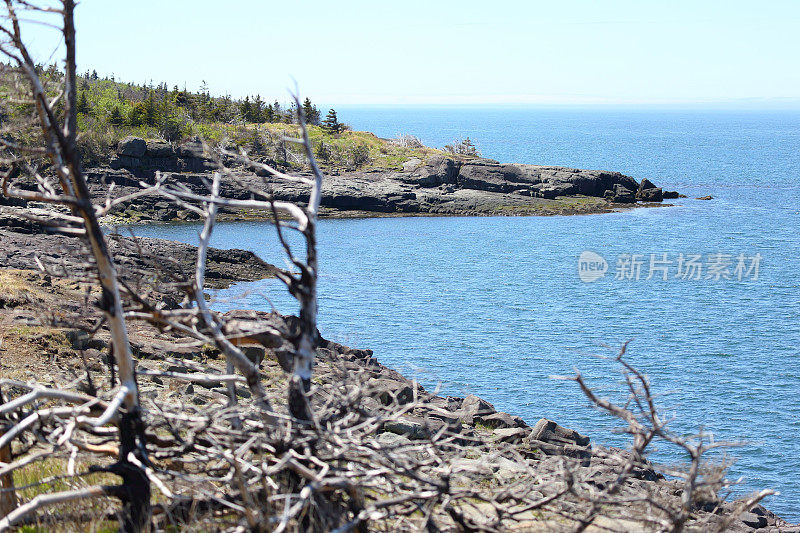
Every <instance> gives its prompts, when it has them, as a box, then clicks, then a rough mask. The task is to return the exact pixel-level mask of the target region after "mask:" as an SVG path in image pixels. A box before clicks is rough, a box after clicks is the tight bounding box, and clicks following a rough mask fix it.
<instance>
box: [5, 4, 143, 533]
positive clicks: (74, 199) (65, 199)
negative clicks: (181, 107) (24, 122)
mask: <svg viewBox="0 0 800 533" xmlns="http://www.w3.org/2000/svg"><path fill="white" fill-rule="evenodd" d="M5 4H6V13H7V18H6V19H5V23H3V24H2V25H0V33H2V34H3V35H4V37H5V40H4V41H3V42H2V43H0V51H1V52H2V53H3V54H4V55H5V56H6V57H7V58H8V60H10V61H11V62H12V64H14V65H15V67H16V73H17V74H18V75H20V76H21V78H23V79H24V81H25V82H26V83H27V84H28V89H29V92H28V96H29V98H30V101H29V103H30V104H32V105H33V107H34V109H35V112H34V120H35V121H36V122H37V123H38V126H39V129H40V134H41V138H42V139H43V141H44V142H43V145H39V146H25V145H23V144H18V143H14V142H10V141H5V140H2V139H0V144H2V145H3V146H5V148H6V149H7V151H8V152H9V153H10V154H12V155H11V156H10V158H9V160H7V161H6V162H5V166H7V170H6V171H5V173H4V176H3V178H2V189H3V194H4V195H5V196H7V197H15V198H19V199H22V200H25V201H38V202H46V203H49V204H54V205H61V206H66V207H68V208H69V210H70V211H71V213H72V214H71V215H70V216H69V217H62V218H64V219H65V220H68V221H71V222H77V223H79V224H80V228H78V229H76V230H74V232H75V233H78V234H80V235H81V236H82V237H83V238H84V240H85V241H86V244H87V246H88V248H89V250H90V251H91V256H92V260H93V262H94V269H95V273H96V275H97V282H98V284H99V286H100V289H101V298H100V301H99V302H97V305H98V307H99V308H100V310H101V311H102V312H103V315H104V319H105V322H106V324H107V326H108V328H109V330H110V331H111V338H112V344H111V350H112V352H113V355H114V360H115V362H116V365H117V368H118V370H119V376H120V386H119V390H118V391H117V393H116V395H115V397H114V400H113V401H112V402H111V403H109V405H108V406H107V408H106V409H105V411H104V412H103V413H102V414H101V415H100V416H98V417H96V418H85V419H83V420H81V423H82V424H89V425H92V426H94V427H102V426H104V425H106V424H108V423H109V422H112V421H113V422H116V424H117V427H118V430H119V439H120V452H119V457H118V462H117V463H116V464H115V465H113V466H112V467H104V468H107V470H108V471H110V472H114V473H116V474H118V475H119V476H120V477H122V478H123V484H122V485H120V486H117V487H104V488H102V489H100V488H98V489H97V490H92V491H85V492H84V493H77V494H73V495H71V496H70V497H72V498H78V497H91V496H95V495H97V494H100V493H103V494H111V495H114V496H117V497H119V498H120V499H121V500H122V501H123V502H124V504H125V505H124V509H123V515H124V518H123V524H124V526H123V527H124V528H125V529H127V530H132V531H133V530H140V529H141V528H142V527H143V526H144V524H146V523H147V521H148V518H149V515H150V512H149V507H150V484H149V481H148V479H147V476H146V475H145V474H144V471H143V470H142V468H141V467H140V466H138V465H137V464H135V463H134V462H132V461H131V459H132V458H135V461H136V463H139V464H141V462H142V461H144V462H146V461H147V453H146V449H145V446H144V440H143V437H144V426H143V423H142V418H141V412H140V409H139V399H138V391H137V385H136V379H135V375H134V363H133V358H132V355H131V349H130V343H129V341H128V333H127V326H126V323H125V317H124V311H123V308H122V301H121V298H120V291H119V285H118V283H117V273H116V268H115V266H114V261H113V258H112V257H111V255H110V254H109V252H108V249H107V247H106V242H105V238H104V236H103V232H102V230H101V229H100V224H99V223H98V220H97V216H96V213H95V208H94V206H93V205H92V202H91V198H90V195H89V190H88V186H87V184H86V180H85V179H84V176H83V174H82V171H81V163H80V156H79V154H78V148H77V142H76V141H77V134H78V132H77V108H76V74H75V65H76V64H75V25H74V17H73V15H74V8H75V5H74V1H73V0H63V2H62V3H61V7H60V8H46V7H36V6H34V5H32V4H30V3H28V2H14V1H12V0H6V2H5ZM20 12H22V13H26V14H30V13H31V12H33V13H35V14H40V15H41V14H45V15H47V14H52V15H55V16H56V17H58V18H59V19H60V21H61V27H62V31H63V36H64V46H65V50H66V56H65V74H64V78H63V84H62V88H61V92H60V93H59V94H57V95H55V96H53V95H52V94H48V93H47V91H46V90H45V87H44V86H43V84H42V82H41V80H40V78H39V75H38V73H37V68H36V63H35V62H34V59H33V58H32V57H31V55H30V53H29V51H28V49H27V47H26V45H25V43H24V42H23V35H22V31H21V27H20ZM60 102H63V111H62V112H61V113H59V112H58V111H57V110H56V106H57V105H58V104H59V103H60ZM59 115H61V116H59ZM31 154H32V155H35V156H38V157H42V156H43V157H46V158H47V159H49V163H50V165H51V168H52V170H53V173H54V174H55V176H56V177H57V180H58V183H59V185H60V192H59V191H57V190H56V189H55V188H54V187H53V184H52V183H51V182H50V181H49V180H48V179H47V178H44V177H42V176H41V175H40V174H39V173H38V172H34V173H33V177H34V178H35V179H36V184H37V186H38V190H36V191H27V190H22V189H17V188H14V187H13V185H11V184H10V183H9V182H10V179H11V178H12V177H14V176H16V175H17V174H18V173H20V172H22V173H24V172H25V171H28V170H31V168H30V165H29V164H27V163H26V162H25V159H24V156H25V155H31ZM25 167H28V168H25ZM15 429H16V428H15ZM10 434H13V430H12V431H11V432H9V433H7V434H6V436H8V435H10ZM5 438H6V437H4V439H5ZM0 447H2V446H0ZM98 468H100V467H98ZM22 511H25V509H23V508H20V509H18V510H17V511H15V512H12V513H10V514H9V515H8V516H7V517H6V518H5V519H4V521H3V522H2V523H0V527H1V525H2V524H3V523H13V521H14V519H15V517H16V515H17V514H19V513H21V512H22Z"/></svg>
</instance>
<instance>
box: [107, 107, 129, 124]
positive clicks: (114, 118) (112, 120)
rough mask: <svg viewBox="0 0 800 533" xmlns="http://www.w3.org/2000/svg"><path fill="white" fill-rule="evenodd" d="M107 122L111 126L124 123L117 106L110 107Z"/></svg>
mask: <svg viewBox="0 0 800 533" xmlns="http://www.w3.org/2000/svg"><path fill="white" fill-rule="evenodd" d="M108 123H109V124H111V125H112V126H122V125H123V124H124V123H125V118H124V117H123V116H122V112H121V111H120V110H119V106H114V107H112V108H111V114H110V115H108Z"/></svg>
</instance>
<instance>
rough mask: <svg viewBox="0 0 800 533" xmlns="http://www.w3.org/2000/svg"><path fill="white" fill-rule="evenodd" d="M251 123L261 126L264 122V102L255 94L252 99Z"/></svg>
mask: <svg viewBox="0 0 800 533" xmlns="http://www.w3.org/2000/svg"><path fill="white" fill-rule="evenodd" d="M253 122H257V123H258V124H261V123H263V122H264V101H263V100H262V99H261V95H260V94H257V95H256V97H255V98H254V99H253Z"/></svg>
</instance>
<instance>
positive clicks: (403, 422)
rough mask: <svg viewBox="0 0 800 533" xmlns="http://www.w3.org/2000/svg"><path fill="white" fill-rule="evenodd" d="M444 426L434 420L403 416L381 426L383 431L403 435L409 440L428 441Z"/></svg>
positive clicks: (439, 421)
mask: <svg viewBox="0 0 800 533" xmlns="http://www.w3.org/2000/svg"><path fill="white" fill-rule="evenodd" d="M445 425H446V424H445V423H444V422H442V421H441V420H437V419H435V418H428V419H425V418H420V417H418V416H408V415H407V416H404V417H402V418H400V419H399V420H390V421H388V422H385V423H384V424H383V430H384V431H388V432H390V433H396V434H397V435H404V436H406V437H408V438H409V439H411V440H421V439H428V438H430V437H431V435H433V434H435V433H436V432H437V431H439V430H441V429H442V428H443V427H444V426H445Z"/></svg>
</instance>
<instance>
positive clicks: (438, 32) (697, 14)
mask: <svg viewBox="0 0 800 533" xmlns="http://www.w3.org/2000/svg"><path fill="white" fill-rule="evenodd" d="M76 25H77V28H78V35H77V42H78V51H77V54H78V62H79V69H80V70H81V71H83V70H86V69H96V70H97V71H98V73H99V74H101V75H110V74H114V75H115V77H116V79H121V80H125V81H135V82H139V83H141V82H145V81H147V82H149V81H150V80H151V79H152V80H153V81H154V82H156V83H158V82H160V81H166V82H167V83H168V84H169V86H170V87H172V86H173V85H178V86H180V87H183V86H186V87H187V88H190V89H197V88H199V87H200V85H201V83H202V82H203V80H205V81H206V82H207V84H208V87H209V89H210V90H211V92H212V93H213V94H226V93H227V94H230V95H232V96H234V97H242V96H244V95H247V94H251V95H252V94H260V95H262V96H264V97H265V98H267V99H274V98H278V99H281V98H282V97H283V96H285V95H287V94H288V93H287V90H288V89H290V88H292V87H294V84H295V82H296V83H297V86H298V87H299V90H300V93H301V94H302V95H307V96H310V97H311V99H312V100H314V101H315V102H319V103H320V104H323V105H348V104H349V105H365V104H368V105H382V104H388V105H395V104H415V105H418V104H432V105H453V104H467V105H471V104H534V105H537V104H538V105H675V104H690V105H717V104H720V103H722V104H725V103H730V104H732V105H745V106H746V105H756V106H758V105H765V106H774V105H777V106H781V105H786V104H790V105H797V106H798V107H800V68H798V67H800V1H798V0H761V1H756V0H750V1H739V0H725V1H719V0H691V1H684V0H558V1H553V0H548V1H539V0H527V1H503V0H495V1H486V0H483V1H472V0H460V1H452V0H425V1H417V0H404V1H403V2H376V1H374V0H373V1H362V0H355V1H348V0H338V1H332V0H282V1H280V2H273V1H256V0H239V1H236V0H228V1H226V2H220V1H210V0H191V1H189V0H161V1H157V2H156V1H150V0H139V1H137V2H130V1H122V0H83V1H82V2H81V3H80V4H79V6H78V8H77V10H76ZM28 31H29V33H28V35H29V43H30V45H31V47H32V48H33V50H34V51H35V52H36V54H37V55H38V56H39V57H41V58H43V59H47V58H48V57H50V55H51V54H52V53H53V51H54V43H55V42H56V40H57V37H58V36H57V35H56V34H55V32H53V31H52V30H49V31H48V30H46V29H45V28H43V27H41V26H33V25H31V26H29V28H28Z"/></svg>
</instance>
